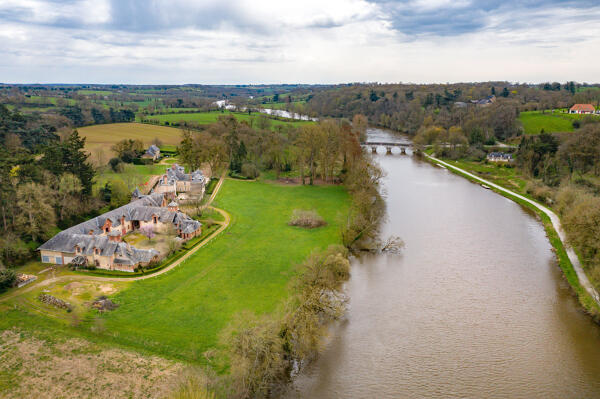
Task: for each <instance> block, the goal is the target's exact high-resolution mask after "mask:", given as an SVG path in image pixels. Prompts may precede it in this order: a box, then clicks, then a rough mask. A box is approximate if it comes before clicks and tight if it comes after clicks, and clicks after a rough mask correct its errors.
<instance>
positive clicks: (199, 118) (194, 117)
mask: <svg viewBox="0 0 600 399" xmlns="http://www.w3.org/2000/svg"><path fill="white" fill-rule="evenodd" d="M224 115H233V116H234V117H235V118H236V119H237V120H238V121H240V122H247V123H249V124H250V126H253V125H254V123H255V120H256V119H257V118H258V117H259V115H261V114H258V113H253V114H250V115H249V114H248V113H244V112H230V111H226V112H220V111H215V112H195V113H168V114H161V115H151V116H148V117H147V119H149V120H157V121H159V122H160V123H161V124H162V125H164V124H165V122H168V123H169V124H170V125H172V124H174V123H181V122H193V123H197V124H199V125H209V124H211V123H215V122H217V120H218V118H219V117H220V116H224ZM269 120H270V122H271V128H276V127H278V126H294V127H297V126H302V125H306V124H310V123H314V122H311V121H299V120H291V119H290V120H278V119H269Z"/></svg>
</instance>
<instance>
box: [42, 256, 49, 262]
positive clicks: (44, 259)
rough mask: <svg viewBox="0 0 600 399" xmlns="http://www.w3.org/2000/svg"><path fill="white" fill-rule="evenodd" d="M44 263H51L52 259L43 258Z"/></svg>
mask: <svg viewBox="0 0 600 399" xmlns="http://www.w3.org/2000/svg"><path fill="white" fill-rule="evenodd" d="M42 262H44V263H50V257H49V256H42Z"/></svg>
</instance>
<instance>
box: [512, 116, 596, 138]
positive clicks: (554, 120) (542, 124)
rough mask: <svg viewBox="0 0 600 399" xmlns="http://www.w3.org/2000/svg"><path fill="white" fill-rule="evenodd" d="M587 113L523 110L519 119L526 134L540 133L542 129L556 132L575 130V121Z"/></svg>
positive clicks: (547, 131)
mask: <svg viewBox="0 0 600 399" xmlns="http://www.w3.org/2000/svg"><path fill="white" fill-rule="evenodd" d="M584 116H585V115H576V114H567V113H558V112H555V113H551V112H550V111H546V113H542V112H541V111H526V112H521V114H520V115H519V120H520V121H521V123H522V124H523V130H524V131H525V134H539V133H540V132H541V130H542V129H544V132H546V133H554V132H572V131H573V130H575V128H574V127H573V121H574V120H577V119H582V118H583V117H584Z"/></svg>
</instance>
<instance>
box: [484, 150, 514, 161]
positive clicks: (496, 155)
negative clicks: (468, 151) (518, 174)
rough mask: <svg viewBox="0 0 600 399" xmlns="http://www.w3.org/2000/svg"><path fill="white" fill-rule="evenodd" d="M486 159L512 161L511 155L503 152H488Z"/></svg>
mask: <svg viewBox="0 0 600 399" xmlns="http://www.w3.org/2000/svg"><path fill="white" fill-rule="evenodd" d="M487 157H488V158H502V159H509V160H510V159H512V154H508V153H505V152H490V153H489V154H488V155H487Z"/></svg>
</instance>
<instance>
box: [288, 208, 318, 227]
mask: <svg viewBox="0 0 600 399" xmlns="http://www.w3.org/2000/svg"><path fill="white" fill-rule="evenodd" d="M288 224H289V225H290V226H298V227H304V228H306V229H314V228H317V227H321V226H325V225H326V224H327V223H326V222H325V220H323V218H322V217H321V216H319V214H318V213H317V211H315V210H311V211H303V210H300V209H294V212H292V217H291V219H290V221H289V223H288Z"/></svg>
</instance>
